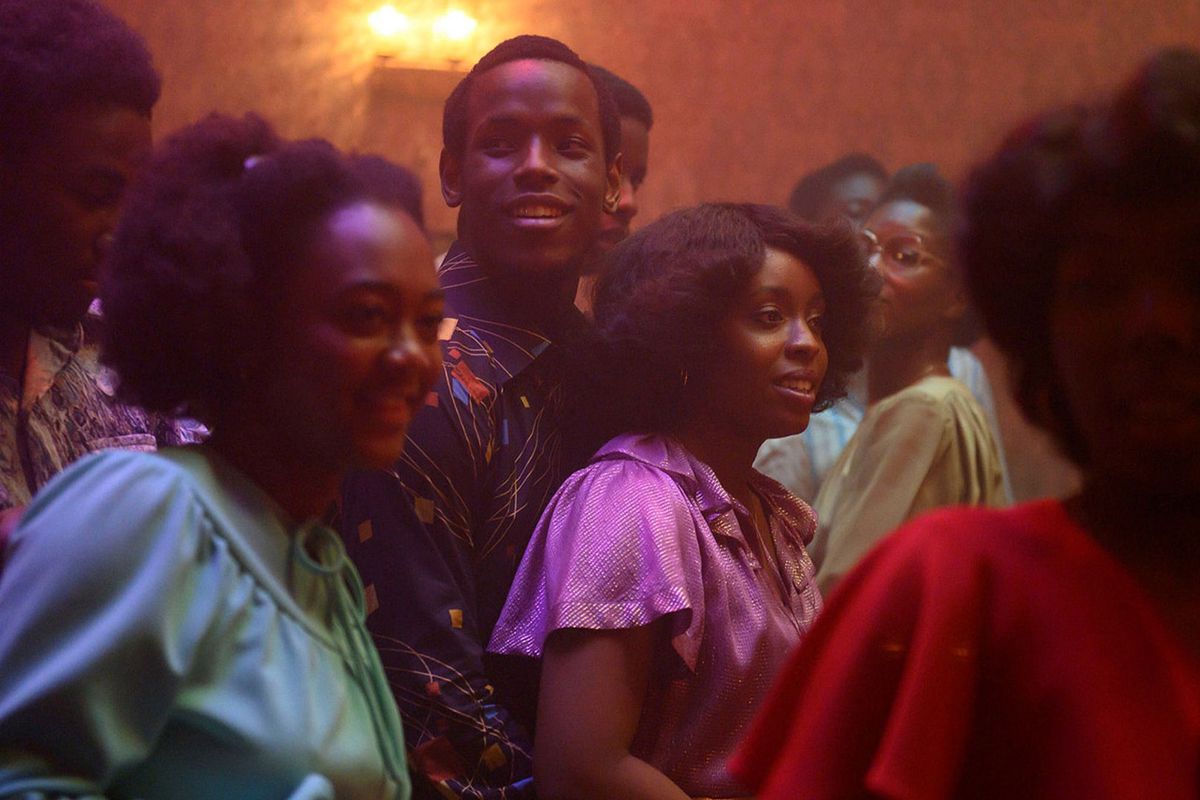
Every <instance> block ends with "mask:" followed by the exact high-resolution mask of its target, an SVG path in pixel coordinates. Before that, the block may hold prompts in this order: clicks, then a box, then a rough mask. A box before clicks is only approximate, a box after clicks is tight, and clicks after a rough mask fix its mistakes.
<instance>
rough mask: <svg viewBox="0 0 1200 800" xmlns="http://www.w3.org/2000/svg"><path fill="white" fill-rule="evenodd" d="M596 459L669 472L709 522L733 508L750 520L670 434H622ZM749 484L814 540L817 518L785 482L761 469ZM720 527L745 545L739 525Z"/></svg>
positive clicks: (789, 524)
mask: <svg viewBox="0 0 1200 800" xmlns="http://www.w3.org/2000/svg"><path fill="white" fill-rule="evenodd" d="M595 458H596V459H601V458H631V459H633V460H635V461H641V462H643V463H645V464H649V465H650V466H652V467H655V468H657V469H660V470H662V471H663V472H667V473H670V474H671V475H672V476H673V477H674V478H675V479H676V480H677V481H678V482H679V483H680V485H681V486H683V487H684V489H685V491H688V492H689V493H690V494H691V495H692V496H693V497H694V498H695V499H696V501H697V504H698V505H699V507H700V512H701V513H702V514H703V515H704V518H705V519H707V520H709V522H710V524H711V523H713V521H714V520H715V519H716V518H718V517H721V516H723V515H725V514H728V513H729V512H730V511H733V512H735V513H736V514H738V515H740V516H741V517H742V518H743V519H749V516H750V515H749V512H748V511H747V510H746V507H745V506H743V505H742V504H741V503H740V502H739V501H738V500H737V499H735V498H734V497H732V496H731V495H730V494H729V492H727V491H726V490H725V487H724V486H722V485H721V482H720V481H718V480H717V476H716V474H715V473H714V472H713V471H712V468H711V467H709V466H708V465H707V464H705V463H704V462H703V461H701V460H700V459H698V458H696V457H695V456H693V455H692V454H691V453H689V452H688V451H687V449H686V448H684V446H683V445H682V444H680V443H679V442H678V441H676V440H675V439H674V438H672V437H670V436H664V435H662V434H637V433H627V434H623V435H621V436H618V437H616V438H615V439H612V440H611V441H609V442H608V443H607V444H606V445H604V446H603V447H601V448H600V450H599V451H597V453H596V455H595ZM750 483H751V488H753V489H754V491H755V492H756V493H757V494H758V495H759V497H761V498H763V500H764V501H765V502H766V503H767V505H768V506H770V508H769V511H770V512H771V513H773V514H778V515H782V516H784V517H786V518H787V525H786V528H787V529H788V530H790V531H795V532H797V533H799V535H800V539H801V541H802V542H803V543H804V544H808V543H809V542H810V541H811V540H812V537H813V534H814V533H815V532H816V520H815V518H814V516H813V512H812V510H811V509H810V508H809V507H808V506H807V505H805V504H804V503H803V502H802V501H801V500H799V499H797V498H796V497H795V496H794V495H792V494H791V493H790V492H789V491H788V490H787V489H785V488H784V487H783V486H782V485H780V484H779V483H777V482H775V481H773V480H771V479H770V478H768V477H767V476H765V475H762V474H760V473H758V472H753V473H752V474H751V476H750ZM718 528H720V529H721V530H720V532H722V533H724V534H725V535H728V536H731V537H733V538H735V539H738V540H739V541H741V542H742V544H746V541H745V538H744V537H743V535H742V532H741V529H740V528H739V526H737V525H728V526H727V525H721V526H714V530H717V529H718Z"/></svg>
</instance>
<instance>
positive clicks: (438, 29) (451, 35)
mask: <svg viewBox="0 0 1200 800" xmlns="http://www.w3.org/2000/svg"><path fill="white" fill-rule="evenodd" d="M478 24H479V23H477V22H476V21H475V18H474V17H472V16H470V15H469V14H467V13H465V12H463V11H458V10H453V11H447V12H446V13H445V14H442V15H441V16H440V17H438V18H437V19H435V20H434V21H433V32H434V33H436V34H438V35H439V36H444V37H445V38H447V39H449V40H451V41H455V42H461V41H462V40H463V39H466V38H467V37H468V36H470V35H471V33H472V32H473V31H474V30H475V26H476V25H478Z"/></svg>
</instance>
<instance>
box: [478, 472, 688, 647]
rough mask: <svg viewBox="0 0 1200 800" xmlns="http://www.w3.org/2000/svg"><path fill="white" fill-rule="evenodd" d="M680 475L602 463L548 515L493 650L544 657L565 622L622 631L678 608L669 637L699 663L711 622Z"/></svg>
mask: <svg viewBox="0 0 1200 800" xmlns="http://www.w3.org/2000/svg"><path fill="white" fill-rule="evenodd" d="M695 513H698V512H694V511H693V506H692V505H691V504H689V502H688V498H687V496H686V495H685V494H684V492H683V490H682V489H681V487H680V486H679V485H678V484H677V483H676V482H675V480H674V479H673V478H672V477H671V476H670V475H669V474H667V473H666V472H663V471H662V470H659V469H657V468H655V467H653V466H650V465H648V464H645V463H642V462H639V461H634V460H629V459H622V458H613V459H607V460H601V461H597V462H595V463H593V464H591V465H590V466H588V467H587V468H585V469H583V470H580V471H579V472H576V473H575V474H574V475H572V476H571V477H570V478H569V479H567V481H566V482H565V483H564V484H563V486H562V487H561V488H560V489H559V491H558V493H557V494H555V496H554V499H553V500H551V502H550V505H549V506H548V507H547V508H546V511H545V512H544V513H543V515H542V518H541V520H540V522H539V523H538V526H537V529H536V531H535V533H534V536H533V539H532V540H531V541H530V543H529V546H528V548H526V550H525V556H524V558H523V560H522V561H521V566H520V568H519V569H518V571H517V576H516V579H515V580H514V582H513V587H512V590H511V591H510V592H509V595H508V602H507V603H505V606H504V611H503V612H502V613H501V615H500V620H499V622H498V623H497V625H496V629H495V631H494V633H493V635H492V639H491V644H490V645H489V648H488V649H489V650H491V651H493V652H498V653H507V654H519V655H526V656H530V657H533V658H540V657H541V656H542V653H543V650H544V647H545V643H546V639H547V638H548V637H549V635H550V634H551V633H553V632H554V631H556V630H559V629H562V628H583V629H591V630H615V629H622V628H634V627H638V626H641V625H647V624H649V623H651V622H654V621H655V620H657V619H659V618H662V617H665V616H668V615H675V619H674V623H673V626H672V629H671V642H672V645H673V646H674V648H675V650H676V652H678V653H679V655H680V657H681V658H682V659H683V661H684V663H685V664H686V665H687V666H688V668H689V669H694V668H695V665H696V658H697V655H698V653H699V648H700V641H701V638H702V636H703V627H704V585H703V582H702V580H701V574H700V569H701V556H700V546H699V541H698V538H697V536H698V534H699V530H698V521H697V519H696V518H695V516H694V514H695Z"/></svg>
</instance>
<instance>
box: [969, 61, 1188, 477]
mask: <svg viewBox="0 0 1200 800" xmlns="http://www.w3.org/2000/svg"><path fill="white" fill-rule="evenodd" d="M1196 199H1200V53H1197V52H1196V51H1195V50H1190V49H1183V48H1175V49H1168V50H1163V51H1160V52H1159V53H1157V54H1156V55H1154V56H1153V57H1151V58H1150V59H1149V60H1148V61H1147V62H1146V63H1145V64H1144V65H1143V66H1142V67H1141V69H1139V70H1138V71H1137V72H1136V73H1135V74H1134V76H1133V78H1132V79H1131V80H1130V81H1129V82H1128V83H1126V84H1125V85H1124V86H1123V87H1122V88H1121V89H1120V91H1119V92H1118V93H1117V94H1116V95H1115V97H1114V98H1112V99H1111V100H1108V101H1107V102H1103V103H1099V104H1096V105H1092V106H1087V105H1076V106H1071V107H1067V108H1062V109H1058V110H1055V111H1051V112H1048V113H1046V114H1043V115H1041V116H1039V117H1036V118H1034V119H1032V120H1030V121H1028V122H1025V123H1024V124H1022V125H1020V126H1018V127H1017V128H1016V129H1015V130H1014V131H1012V133H1010V134H1009V135H1008V137H1007V138H1006V139H1005V140H1004V142H1003V143H1002V144H1001V146H1000V148H999V150H997V151H996V153H994V154H993V155H992V156H991V157H990V158H989V159H987V160H986V161H984V162H983V163H981V164H979V165H978V166H977V167H976V168H975V170H974V171H973V172H972V173H971V176H970V178H969V180H968V181H967V184H966V187H965V191H964V198H963V205H964V209H965V211H964V213H965V221H964V225H963V228H962V234H961V236H960V240H959V251H960V256H961V259H962V262H963V267H964V271H965V274H966V279H967V286H968V289H969V291H970V293H971V296H972V298H973V300H974V303H975V306H976V308H977V309H978V311H979V313H980V315H981V316H982V318H983V321H984V326H985V327H986V329H987V332H988V335H989V336H990V337H991V339H992V340H993V341H994V342H995V343H996V346H997V347H998V348H999V349H1000V350H1001V351H1002V352H1003V353H1004V354H1005V356H1006V358H1007V360H1008V361H1009V365H1010V368H1011V370H1012V373H1013V378H1014V383H1013V386H1014V392H1015V394H1016V399H1017V401H1018V403H1019V404H1020V406H1021V408H1022V410H1023V411H1024V413H1025V415H1026V416H1027V417H1028V418H1029V420H1030V421H1031V422H1033V423H1034V424H1036V425H1038V426H1040V427H1042V428H1044V429H1046V430H1047V431H1048V432H1049V433H1051V434H1052V435H1053V436H1054V437H1055V438H1056V439H1057V441H1058V444H1059V446H1060V448H1061V449H1062V450H1063V452H1064V453H1065V454H1066V455H1067V456H1068V457H1069V458H1071V459H1072V460H1073V461H1075V462H1076V463H1077V464H1079V465H1081V466H1082V465H1085V463H1086V451H1085V448H1084V444H1083V440H1082V437H1081V436H1080V435H1079V434H1078V432H1077V429H1076V427H1075V424H1074V421H1073V420H1072V419H1071V416H1070V413H1069V411H1068V408H1067V404H1066V401H1065V398H1064V395H1063V393H1062V390H1061V388H1060V387H1059V384H1058V377H1057V368H1056V367H1055V365H1054V362H1053V358H1052V356H1051V347H1050V341H1051V335H1050V314H1051V308H1052V306H1053V302H1054V285H1055V277H1056V275H1057V272H1058V268H1059V262H1060V261H1061V259H1062V256H1063V255H1064V253H1065V252H1066V249H1067V248H1068V247H1069V246H1070V244H1071V242H1072V240H1073V237H1074V235H1075V231H1076V229H1077V226H1078V225H1079V223H1080V222H1081V221H1082V217H1081V215H1085V214H1087V213H1088V211H1089V210H1090V209H1095V208H1098V207H1101V206H1102V205H1104V204H1107V205H1109V206H1115V207H1118V208H1121V207H1126V208H1140V207H1147V206H1150V207H1153V206H1155V205H1169V204H1172V203H1177V202H1184V201H1193V200H1196ZM1098 204H1099V205H1098ZM1114 424H1119V423H1118V422H1114Z"/></svg>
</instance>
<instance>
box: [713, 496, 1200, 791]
mask: <svg viewBox="0 0 1200 800" xmlns="http://www.w3.org/2000/svg"><path fill="white" fill-rule="evenodd" d="M1130 535H1131V536H1136V535H1138V532H1137V531H1130ZM1198 767H1200V665H1197V663H1196V662H1195V661H1194V660H1193V659H1191V657H1190V656H1188V655H1187V654H1186V653H1185V651H1184V650H1183V647H1182V645H1181V643H1180V642H1179V641H1178V640H1177V639H1176V638H1175V636H1174V634H1173V633H1172V632H1170V631H1168V629H1167V628H1166V626H1165V624H1164V623H1163V621H1162V619H1161V617H1160V615H1159V614H1158V612H1157V610H1156V609H1155V608H1154V607H1152V605H1151V602H1150V600H1149V598H1148V597H1147V596H1146V595H1145V594H1144V593H1143V591H1142V590H1141V588H1140V587H1139V586H1137V585H1136V584H1135V583H1134V581H1133V579H1132V578H1131V577H1130V576H1129V574H1128V573H1127V572H1126V571H1125V570H1124V569H1123V568H1122V567H1121V566H1120V565H1118V564H1117V563H1116V562H1115V561H1114V560H1113V559H1112V558H1111V557H1110V556H1108V554H1107V553H1106V552H1104V551H1103V550H1101V549H1100V547H1099V546H1098V545H1097V544H1095V543H1094V542H1093V541H1092V540H1091V539H1090V538H1089V537H1088V536H1087V535H1086V534H1085V533H1084V532H1083V531H1082V530H1081V529H1080V528H1079V527H1078V526H1076V525H1075V524H1074V522H1072V521H1071V519H1070V518H1069V517H1068V516H1067V514H1066V511H1065V510H1064V508H1063V507H1062V505H1061V504H1060V503H1058V502H1054V501H1043V502H1038V503H1031V504H1028V505H1024V506H1019V507H1017V508H1013V509H1008V510H1003V511H997V510H991V509H953V510H948V511H941V512H937V513H935V514H931V515H929V516H926V517H923V518H921V519H918V520H916V521H915V522H913V523H911V524H909V525H908V526H906V527H904V528H902V529H901V530H900V531H898V532H897V533H895V534H893V535H892V536H890V537H889V538H888V539H887V540H885V541H884V543H883V544H882V545H881V546H879V547H878V548H877V549H876V550H874V551H873V552H872V553H871V554H870V555H869V556H868V557H867V559H865V560H864V561H863V563H862V565H861V567H860V568H859V569H857V570H855V571H854V572H852V573H851V574H850V576H848V577H847V578H846V579H845V581H844V582H843V583H842V585H841V586H839V588H838V590H837V591H835V592H834V594H833V595H832V597H830V599H829V602H828V605H827V606H826V610H825V612H824V614H823V615H822V616H821V617H820V618H819V619H818V620H817V624H816V626H815V627H814V629H813V630H812V631H811V632H810V633H809V635H808V637H807V638H806V639H805V641H804V644H802V645H801V647H800V648H799V650H798V651H797V652H796V653H795V654H794V655H793V657H792V659H791V661H790V663H789V664H788V666H787V667H786V668H785V669H784V671H783V674H782V675H781V676H780V679H779V680H778V682H777V684H776V687H775V690H774V693H773V695H772V696H771V698H769V699H768V701H767V704H766V705H765V706H764V711H763V713H762V714H761V715H760V717H759V719H758V720H757V722H756V723H755V726H754V728H753V729H752V731H751V734H750V736H749V737H748V738H747V740H746V741H745V742H744V744H743V746H742V748H741V750H740V752H739V753H738V755H737V757H736V758H735V759H734V762H733V764H732V769H733V771H734V774H736V775H737V776H739V777H740V778H741V779H742V780H743V781H744V782H745V783H746V784H747V785H748V786H751V787H753V788H754V789H756V790H757V792H758V794H759V796H760V797H761V798H764V800H773V798H781V799H782V798H787V800H794V798H805V799H806V800H807V798H813V799H814V800H820V799H821V798H847V797H863V796H869V795H870V796H881V797H886V798H897V800H900V799H904V800H907V799H908V798H922V800H924V799H926V798H943V797H959V798H963V797H971V798H993V797H994V798H1001V797H1003V798H1013V797H1022V798H1063V797H1080V798H1089V800H1116V798H1121V800H1135V799H1136V800H1144V798H1150V797H1153V798H1156V799H1157V800H1175V799H1176V798H1179V800H1182V799H1183V798H1187V800H1196V798H1197V796H1198V795H1200V786H1198V783H1197V775H1198Z"/></svg>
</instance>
